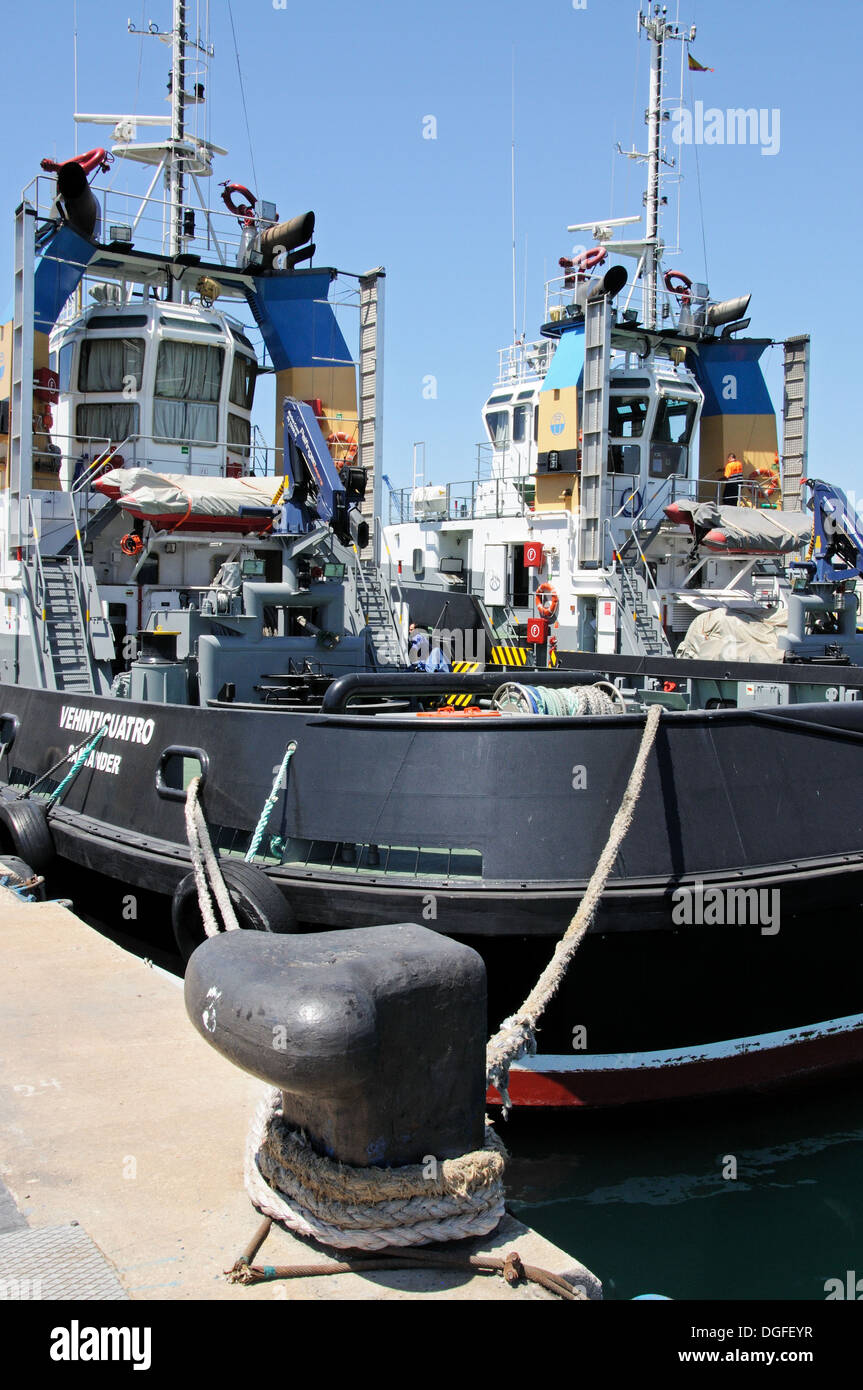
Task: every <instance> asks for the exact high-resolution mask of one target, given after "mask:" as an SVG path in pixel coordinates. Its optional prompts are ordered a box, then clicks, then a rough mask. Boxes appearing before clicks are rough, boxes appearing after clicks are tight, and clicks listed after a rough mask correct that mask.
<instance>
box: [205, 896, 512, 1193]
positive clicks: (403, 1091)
mask: <svg viewBox="0 0 863 1390" xmlns="http://www.w3.org/2000/svg"><path fill="white" fill-rule="evenodd" d="M185 993H186V1010H187V1012H188V1014H189V1017H190V1018H191V1020H192V1022H193V1023H194V1024H195V1027H196V1028H197V1029H198V1032H199V1033H200V1034H201V1035H202V1037H204V1038H206V1040H207V1042H209V1043H210V1044H211V1045H212V1046H213V1047H215V1048H216V1050H217V1051H218V1052H221V1053H222V1054H223V1056H225V1057H227V1058H228V1059H229V1060H230V1061H231V1062H234V1063H235V1064H236V1065H237V1066H239V1067H242V1068H243V1070H244V1071H248V1072H251V1073H252V1075H253V1076H257V1077H260V1078H261V1080H263V1081H268V1082H269V1083H270V1084H271V1085H272V1086H275V1087H278V1089H279V1090H280V1091H281V1092H282V1097H283V1106H284V1110H283V1113H284V1118H285V1120H286V1122H287V1123H288V1124H289V1125H292V1126H295V1127H296V1128H298V1129H303V1130H305V1132H306V1133H307V1135H308V1136H309V1139H310V1141H311V1143H312V1145H313V1146H314V1147H315V1148H316V1149H317V1150H318V1152H319V1153H322V1154H326V1155H327V1156H328V1157H330V1158H337V1159H339V1160H340V1161H341V1162H343V1163H349V1164H351V1165H353V1166H354V1167H368V1166H369V1165H372V1164H374V1165H381V1166H384V1167H390V1166H392V1167H401V1166H403V1165H406V1164H415V1163H422V1162H423V1160H424V1159H425V1158H427V1157H428V1156H429V1155H433V1156H435V1157H436V1158H454V1157H457V1156H458V1155H459V1154H464V1153H469V1152H472V1151H474V1150H477V1149H481V1148H482V1147H483V1141H484V1112H485V1040H486V977H485V966H484V965H483V962H482V960H481V958H480V956H478V955H477V953H476V952H475V951H472V950H471V949H470V948H469V947H467V946H462V945H460V944H458V943H457V942H454V941H451V940H450V939H449V938H448V937H445V936H441V935H439V934H438V933H437V932H433V931H429V930H428V929H427V928H426V927H420V926H416V925H415V924H413V923H410V922H405V923H400V924H399V925H398V926H385V927H361V928H359V929H357V930H352V931H331V932H316V933H313V934H310V935H308V936H298V935H291V936H277V935H269V934H266V933H262V932H252V931H235V932H227V933H222V934H220V935H219V936H214V937H211V938H210V939H209V940H208V941H205V942H204V943H203V945H201V946H199V947H198V949H197V950H196V951H195V952H194V954H193V955H192V957H191V959H190V960H189V964H188V966H187V969H186V985H185Z"/></svg>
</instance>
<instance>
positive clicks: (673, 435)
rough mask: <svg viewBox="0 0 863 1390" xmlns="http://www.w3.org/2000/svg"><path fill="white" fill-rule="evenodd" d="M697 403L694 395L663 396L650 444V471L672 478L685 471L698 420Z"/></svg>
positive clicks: (656, 476) (654, 475)
mask: <svg viewBox="0 0 863 1390" xmlns="http://www.w3.org/2000/svg"><path fill="white" fill-rule="evenodd" d="M697 410H698V406H697V403H696V402H695V401H694V400H692V399H691V397H689V398H688V397H685V396H662V397H661V398H660V401H659V406H658V409H657V412H656V423H655V425H654V426H653V437H652V440H651V444H650V462H649V466H648V473H649V476H650V477H651V478H670V477H671V475H672V474H673V473H677V474H682V473H684V472H685V471H686V450H687V446H688V444H689V439H690V436H691V434H692V427H693V425H694V423H695V416H696V413H697Z"/></svg>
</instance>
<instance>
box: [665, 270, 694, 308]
mask: <svg viewBox="0 0 863 1390" xmlns="http://www.w3.org/2000/svg"><path fill="white" fill-rule="evenodd" d="M664 279H665V288H666V289H667V290H668V292H669V294H676V295H677V298H678V299H679V300H680V302H681V304H690V303H691V302H692V295H691V294H690V293H689V291H690V290H691V289H692V281H691V280H690V278H689V276H688V275H684V274H683V271H682V270H667V271H666V272H665V276H664ZM677 281H679V282H680V288H679V289H678V287H677V283H676V282H677Z"/></svg>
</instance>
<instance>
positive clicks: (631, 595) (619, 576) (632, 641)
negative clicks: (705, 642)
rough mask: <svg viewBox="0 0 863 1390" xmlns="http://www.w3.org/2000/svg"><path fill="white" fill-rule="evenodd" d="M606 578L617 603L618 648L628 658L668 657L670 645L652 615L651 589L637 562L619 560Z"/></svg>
mask: <svg viewBox="0 0 863 1390" xmlns="http://www.w3.org/2000/svg"><path fill="white" fill-rule="evenodd" d="M608 578H609V582H610V583H611V587H612V588H613V589H614V591H615V593H616V595H617V600H618V603H619V604H620V614H621V623H620V637H621V649H622V650H624V651H626V654H627V655H630V656H671V655H672V650H671V643H670V642H669V640H668V638H667V637H666V635H665V629H664V628H663V626H662V623H661V621H660V619H659V617H658V615H657V614H656V613H655V612H654V609H653V603H652V601H651V596H650V589H649V587H648V584H647V581H646V579H645V578H644V576H643V575H642V574H641V572H640V571H639V570H638V569H637V568H636V562H634V561H632V560H626V559H621V560H620V563H619V565H618V566H617V567H616V568H615V569H613V570H611V571H610V572H609V575H608Z"/></svg>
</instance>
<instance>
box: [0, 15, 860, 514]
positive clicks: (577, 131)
mask: <svg viewBox="0 0 863 1390" xmlns="http://www.w3.org/2000/svg"><path fill="white" fill-rule="evenodd" d="M202 8H203V6H202ZM72 9H73V7H72V4H71V0H41V3H40V4H38V5H31V6H23V5H22V6H16V7H15V9H14V11H10V12H9V13H8V14H7V20H6V24H5V26H4V58H5V61H4V81H3V84H2V88H0V109H2V128H3V129H4V131H5V132H6V149H5V159H4V166H5V182H6V187H7V200H6V206H7V209H8V214H7V217H6V218H5V219H4V221H3V223H2V225H0V255H3V256H4V257H5V258H6V263H7V265H8V266H9V271H10V280H9V284H10V288H11V232H12V221H11V213H12V211H13V208H14V205H15V202H16V200H17V196H18V194H19V191H20V190H21V188H22V187H23V186H24V185H25V184H26V183H27V182H28V180H29V179H30V178H31V177H32V176H33V174H35V173H36V171H37V169H38V163H39V159H40V158H41V157H42V156H43V155H45V154H52V155H54V154H56V155H57V156H58V157H60V158H65V157H68V155H70V154H71V153H72V150H73V140H74V132H73V125H72V121H71V112H72V108H73V86H72ZM210 9H211V15H212V32H213V39H214V42H215V44H216V50H217V52H216V62H215V65H214V68H213V74H212V79H211V84H210V90H209V96H210V101H211V120H212V132H213V138H214V139H215V140H216V142H217V143H219V144H221V145H224V146H227V147H228V149H229V150H230V151H231V154H230V157H229V158H227V159H225V160H221V161H219V163H218V168H217V173H216V181H217V180H220V179H226V178H227V179H232V180H236V181H237V182H240V183H245V184H249V185H251V186H254V179H253V175H252V168H251V160H250V155H249V144H248V139H247V135H246V128H245V122H244V118H243V111H242V106H241V103H240V100H239V84H238V76H237V64H236V58H235V55H234V49H233V41H232V37H231V30H230V25H229V22H228V10H227V3H226V0H211V5H210ZM194 10H195V6H194V4H192V5H191V6H190V11H191V12H192V14H194ZM668 10H669V16H670V17H672V18H673V17H674V16H675V14H676V13H677V12H678V6H677V3H676V0H671V3H669V5H668ZM170 11H171V6H170V0H147V3H146V4H145V5H144V6H143V8H142V6H141V5H140V3H139V0H122V3H117V0H79V3H78V30H79V105H80V106H81V108H83V109H89V110H96V111H99V110H101V111H122V110H128V109H134V106H135V102H136V98H135V90H136V83H137V76H138V63H139V46H140V45H139V41H138V40H137V39H135V38H132V37H129V36H127V34H126V19H127V16H128V15H129V14H131V16H132V18H133V20H134V22H135V23H136V24H137V25H138V26H140V25H141V24H142V22H143V23H146V21H147V20H149V19H153V20H155V21H156V22H158V23H159V24H160V26H162V27H170ZM636 12H637V4H636V3H635V0H587V3H586V7H585V8H583V9H582V8H578V9H576V8H574V7H573V3H572V0H534V3H533V4H527V3H524V0H522V3H518V4H516V3H514V0H494V2H493V0H472V3H471V4H470V6H469V7H467V6H466V5H465V3H464V0H437V3H435V4H434V5H430V4H417V3H404V0H402V3H399V0H378V3H377V4H374V5H371V6H369V5H357V4H350V3H348V2H347V0H314V3H312V4H308V3H304V0H288V3H287V6H286V8H285V9H276V8H274V6H273V3H272V0H234V19H235V23H236V26H237V36H238V41H239V49H240V60H241V67H242V72H243V77H244V81H245V89H246V101H247V104H248V111H249V120H250V124H251V130H252V137H253V140H254V163H255V168H256V171H257V178H258V186H257V188H256V191H257V192H258V193H259V195H261V196H263V197H266V198H271V199H273V200H275V201H276V202H277V203H278V207H279V211H280V213H281V215H282V216H289V215H292V214H293V213H294V212H300V211H304V210H305V209H306V208H310V207H311V208H314V210H315V212H316V214H317V233H316V241H317V244H318V248H319V250H318V256H317V260H318V262H319V263H321V264H332V265H336V266H342V267H344V268H345V269H347V270H354V271H362V270H366V269H368V268H370V267H372V266H375V265H383V266H385V267H386V270H387V303H386V363H385V377H386V395H385V433H384V449H385V471H386V472H388V473H389V475H390V476H391V477H392V478H393V480H394V481H396V482H402V483H406V482H408V481H409V468H410V452H411V444H412V442H413V441H414V440H425V441H426V442H427V445H428V452H429V465H430V467H429V472H430V474H431V475H432V476H433V477H434V478H435V479H436V480H438V481H443V480H444V479H446V478H452V479H456V478H461V477H465V476H468V475H469V473H470V472H471V469H472V464H473V460H474V446H475V443H476V441H477V440H479V439H480V438H481V425H480V416H479V411H480V407H481V405H482V402H483V400H484V398H485V396H486V395H487V393H488V391H489V389H490V386H491V384H492V382H493V379H494V372H495V369H496V364H497V355H496V354H497V349H498V347H501V346H504V345H505V344H506V343H508V342H509V341H510V339H511V336H512V276H511V230H510V144H511V120H512V101H511V94H512V81H511V73H512V63H513V55H514V60H515V131H516V217H517V241H518V261H519V288H518V305H519V329H520V328H521V316H522V302H523V294H524V284H525V281H524V275H525V270H526V285H527V331H528V336H529V337H530V336H533V335H535V334H536V330H537V327H538V324H539V322H540V318H541V311H542V304H543V282H544V279H545V276H546V274H548V275H551V274H552V273H553V271H554V269H555V267H556V264H557V259H558V257H559V256H560V255H562V254H566V253H567V251H568V250H569V249H570V248H571V246H572V243H573V241H574V240H575V238H574V237H572V236H569V235H568V234H567V232H566V226H567V224H568V223H572V222H577V221H582V220H586V219H587V218H592V217H598V216H605V215H608V214H609V213H611V214H612V215H616V216H622V215H624V214H626V213H630V212H636V211H640V193H641V187H642V184H643V171H642V168H641V166H634V165H632V164H630V163H629V162H628V161H623V160H621V159H619V158H615V157H614V156H613V149H614V145H615V142H616V141H618V140H619V141H620V142H621V144H622V145H624V146H625V147H629V146H631V145H632V143H633V141H635V142H636V143H637V144H638V145H639V147H641V148H643V147H644V140H645V133H644V125H643V112H644V108H645V106H646V104H647V55H648V46H647V44H646V42H645V41H644V40H640V41H637V40H636V24H635V17H636ZM679 17H680V21H681V22H682V23H683V22H685V23H686V24H687V25H688V24H690V23H695V24H696V25H697V26H698V37H697V39H696V41H695V43H694V45H693V52H694V54H695V56H696V57H697V58H698V60H699V61H700V62H701V63H703V64H706V65H709V66H710V67H712V68H714V69H715V72H714V73H705V74H703V75H699V74H694V75H693V76H692V77H691V78H689V79H688V80H687V90H688V92H689V93H690V94H691V96H692V97H693V98H697V99H700V100H701V101H703V102H704V105H705V106H715V107H718V108H720V109H722V110H724V109H726V108H728V107H756V108H765V109H766V110H767V111H772V110H773V108H778V110H779V112H780V147H779V152H778V153H777V154H776V155H775V156H772V157H771V156H764V155H762V154H761V153H760V149H759V147H757V146H755V147H752V146H728V145H711V146H707V145H705V146H703V147H702V148H701V149H700V150H699V162H700V173H701V193H702V198H703V210H704V238H705V240H706V245H707V262H708V263H707V271H708V274H707V277H706V278H707V279H708V280H709V283H710V287H711V292H712V294H713V295H714V296H716V297H721V298H725V297H729V296H732V295H736V294H740V293H744V292H747V291H750V290H751V291H752V294H753V299H752V305H751V310H750V312H751V314H752V327H751V329H750V332H752V333H757V334H759V335H763V336H765V337H772V338H775V339H781V338H782V337H784V336H787V335H789V334H792V333H797V332H809V333H810V334H811V335H812V361H813V372H812V381H811V398H810V405H811V415H810V426H811V429H810V463H809V468H810V472H811V473H812V474H813V475H815V476H826V477H829V478H833V479H834V480H836V481H838V482H844V484H845V485H846V486H848V487H856V488H858V489H859V490H861V491H863V468H861V464H860V461H859V459H858V456H857V438H856V436H855V437H854V438H852V437H850V436H849V433H848V424H849V413H848V401H849V398H851V397H853V398H854V399H857V398H858V397H859V394H860V387H859V384H858V382H857V375H858V373H857V371H856V369H855V368H854V367H853V354H854V351H855V344H854V341H853V338H852V335H853V334H854V333H855V330H856V322H857V319H858V316H859V315H858V310H857V309H856V307H855V305H856V295H857V293H858V289H857V284H858V281H859V267H858V262H857V258H856V255H855V254H854V252H853V246H854V245H855V244H856V243H855V241H854V239H853V238H854V235H855V233H854V228H855V227H857V226H859V223H860V216H859V214H860V174H859V170H860V154H859V121H858V118H857V114H856V112H857V105H858V100H859V93H860V88H861V72H863V67H861V63H863V6H861V5H860V3H859V0H822V3H820V4H818V5H814V4H812V3H808V2H807V0H680V5H679ZM672 48H673V49H674V50H675V57H674V60H673V61H674V65H675V70H676V63H677V57H676V53H677V52H678V51H679V50H678V48H677V46H676V45H673V46H672ZM167 52H168V50H167V49H166V48H164V47H163V46H162V45H161V44H159V43H158V42H157V41H155V40H149V41H147V42H145V43H144V44H143V46H142V67H141V92H140V96H139V97H138V98H137V109H138V110H139V111H158V110H160V109H166V108H164V107H163V106H162V102H163V98H164V95H165V91H164V82H165V77H166V71H167ZM674 88H675V83H674V82H669V83H668V84H667V86H666V95H667V96H668V95H670V94H672V93H673V91H674ZM429 115H432V116H434V117H435V118H436V121H437V139H436V140H427V139H423V118H424V117H426V116H429ZM81 139H82V144H81V145H80V146H79V148H82V149H83V148H88V147H89V146H90V145H93V144H96V143H98V131H97V130H96V128H93V127H89V128H86V129H85V131H84V133H83V134H82V136H81ZM673 153H675V154H678V153H680V150H679V149H678V147H674V149H673ZM682 153H683V174H684V183H683V196H682V203H683V213H682V235H681V242H682V246H683V248H684V251H683V254H681V255H680V256H679V257H678V258H676V259H675V261H674V262H672V264H673V265H675V266H677V267H679V268H680V269H681V270H685V271H687V272H688V273H689V274H690V275H691V276H692V278H694V279H698V278H704V272H705V266H704V254H703V243H702V225H701V210H700V202H699V191H698V183H697V180H696V176H695V172H696V171H695V162H694V159H693V150H692V147H688V148H684V149H683V151H682ZM613 165H614V166H615V168H614V187H613V197H612V167H613ZM133 172H134V171H133ZM132 186H136V185H134V184H133V185H132ZM673 232H674V228H673V226H671V225H669V226H668V227H667V228H666V233H667V240H669V241H670V240H672V239H673ZM525 238H526V239H527V255H526V260H525ZM771 358H772V359H773V361H774V362H775V367H774V368H773V370H771V371H770V373H769V381H770V385H771V389H772V390H773V394H774V402H775V403H776V404H777V406H781V397H780V395H779V393H778V392H777V391H776V389H775V388H776V386H777V385H778V383H779V381H780V376H779V373H778V368H779V364H780V361H781V350H780V349H778V348H777V349H773V350H772V352H771ZM428 375H433V376H435V377H436V378H437V382H438V395H437V399H434V400H428V399H424V398H423V379H424V377H426V376H428ZM268 418H269V417H267V420H265V422H264V423H265V424H267V423H268Z"/></svg>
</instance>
